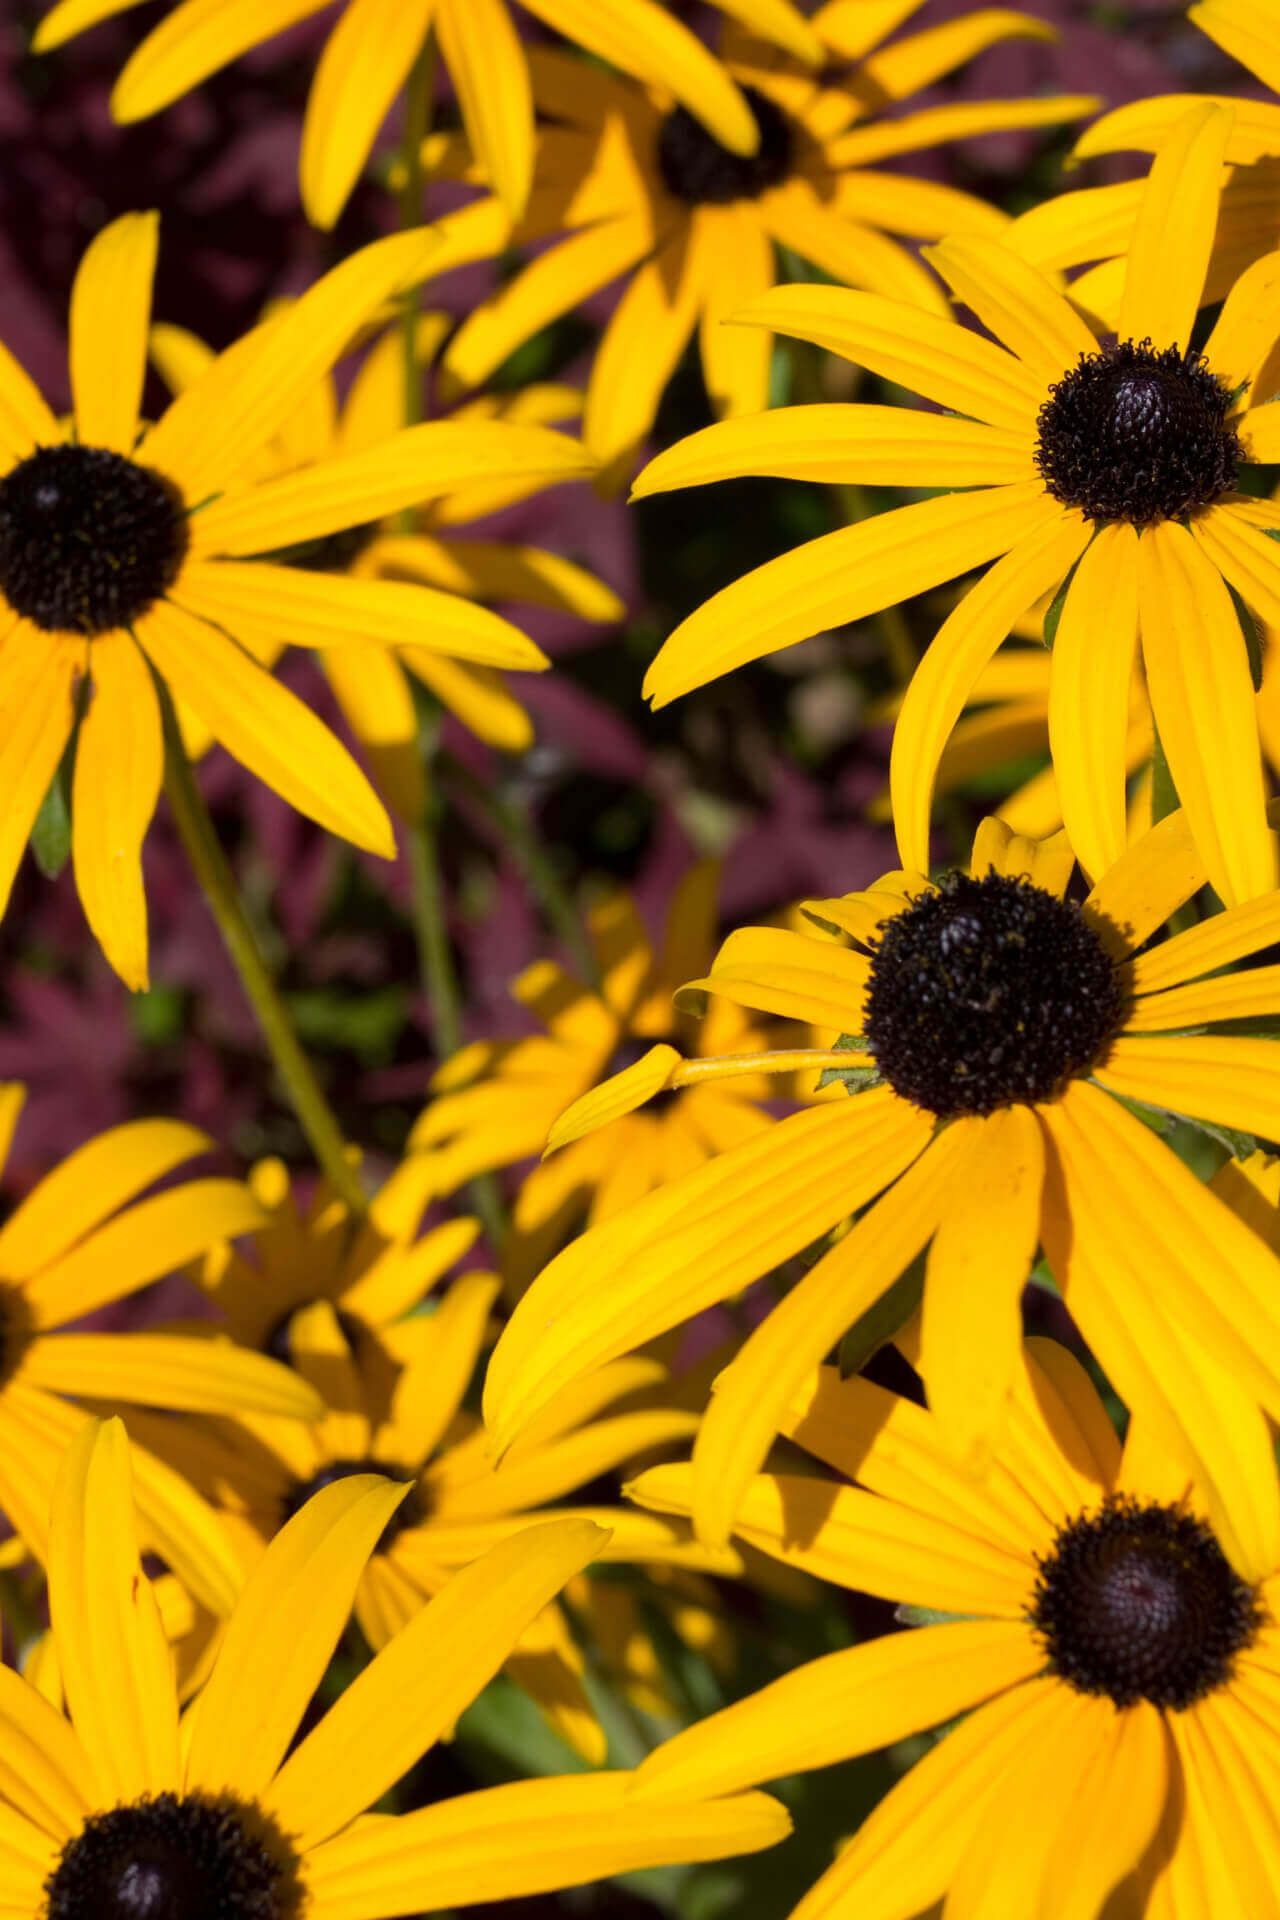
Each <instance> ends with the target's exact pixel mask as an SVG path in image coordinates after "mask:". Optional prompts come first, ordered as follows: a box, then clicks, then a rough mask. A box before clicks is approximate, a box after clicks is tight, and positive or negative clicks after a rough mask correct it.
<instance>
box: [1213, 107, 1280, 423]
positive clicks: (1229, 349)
mask: <svg viewBox="0 0 1280 1920" xmlns="http://www.w3.org/2000/svg"><path fill="white" fill-rule="evenodd" d="M1242 104H1243V103H1242ZM1278 305H1280V252H1273V253H1264V254H1263V256H1262V258H1261V259H1260V260H1255V261H1254V263H1253V265H1252V266H1251V267H1246V269H1245V271H1244V272H1243V273H1242V274H1241V275H1240V277H1239V279H1237V280H1236V281H1235V283H1234V284H1233V286H1232V288H1231V291H1230V293H1228V295H1227V297H1226V299H1225V300H1224V301H1223V303H1222V311H1221V313H1219V315H1218V318H1217V320H1216V321H1215V322H1214V326H1213V332H1212V333H1211V334H1210V335H1209V338H1208V339H1207V340H1206V341H1205V345H1204V357H1205V359H1206V360H1207V361H1208V363H1209V365H1210V367H1211V368H1212V369H1213V372H1214V373H1215V374H1216V375H1217V377H1218V379H1219V380H1221V382H1222V384H1223V386H1224V387H1225V388H1226V389H1227V392H1228V393H1234V392H1235V391H1236V389H1237V388H1238V387H1242V386H1248V385H1251V384H1252V382H1253V380H1254V379H1255V377H1256V375H1257V373H1258V369H1259V368H1260V366H1261V365H1262V362H1263V361H1264V360H1265V359H1266V356H1267V355H1268V353H1270V351H1271V349H1272V347H1273V346H1274V345H1275V341H1276V335H1277V334H1278V333H1280V313H1278V311H1277V308H1278ZM1247 424H1248V422H1247V419H1246V428H1247Z"/></svg>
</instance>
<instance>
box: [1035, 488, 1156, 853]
mask: <svg viewBox="0 0 1280 1920" xmlns="http://www.w3.org/2000/svg"><path fill="white" fill-rule="evenodd" d="M1138 544H1139V543H1138V536H1137V534H1136V533H1135V531H1134V529H1133V528H1132V527H1130V526H1127V525H1126V524H1125V523H1124V522H1122V521H1118V522H1116V523H1115V524H1114V525H1113V526H1109V527H1103V528H1101V529H1100V531H1099V532H1098V534H1097V535H1096V536H1095V538H1094V539H1093V540H1092V541H1091V542H1090V544H1089V546H1088V547H1087V548H1086V549H1085V551H1084V553H1083V554H1082V555H1081V556H1080V563H1079V565H1078V567H1077V568H1076V572H1075V577H1074V579H1073V580H1072V582H1071V585H1070V587H1069V588H1068V590H1067V597H1066V600H1065V602H1064V604H1063V608H1062V614H1061V618H1060V619H1059V621H1058V631H1057V635H1056V638H1055V639H1054V643H1053V676H1052V679H1051V680H1050V683H1049V744H1050V747H1051V749H1052V752H1053V765H1054V772H1055V773H1056V775H1057V780H1058V797H1059V799H1060V801H1061V803H1062V819H1063V823H1064V825H1065V826H1066V829H1067V836H1068V838H1069V839H1070V841H1071V845H1072V847H1073V848H1074V849H1075V853H1076V857H1077V859H1078V860H1079V862H1080V865H1081V866H1082V867H1083V869H1084V871H1085V873H1086V874H1088V875H1089V876H1090V877H1091V878H1095V879H1096V878H1097V877H1098V876H1099V875H1101V874H1104V873H1106V871H1107V869H1108V868H1109V867H1111V866H1113V865H1114V863H1115V862H1116V861H1117V860H1118V859H1119V858H1120V856H1121V854H1122V853H1123V852H1124V851H1125V848H1126V846H1127V845H1128V824H1127V819H1126V807H1125V775H1126V770H1127V748H1128V734H1129V687H1130V682H1131V680H1132V677H1133V661H1134V654H1135V652H1136V650H1137V645H1138Z"/></svg>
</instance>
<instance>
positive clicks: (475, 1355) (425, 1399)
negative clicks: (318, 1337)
mask: <svg viewBox="0 0 1280 1920" xmlns="http://www.w3.org/2000/svg"><path fill="white" fill-rule="evenodd" d="M499 1291H500V1283H499V1282H498V1281H497V1280H496V1279H495V1278H494V1277H493V1275H492V1274H487V1273H466V1274H463V1275H462V1277H461V1278H460V1279H458V1280H455V1281H454V1282H453V1283H452V1285H451V1286H450V1287H448V1288H447V1290H446V1291H445V1294H444V1297H443V1298H442V1299H441V1301H440V1304H439V1306H438V1307H437V1308H436V1310H435V1312H434V1313H433V1314H432V1315H431V1318H430V1322H429V1324H430V1329H431V1337H430V1340H429V1341H428V1342H427V1344H426V1346H425V1348H424V1351H423V1353H422V1355H421V1358H420V1360H418V1361H417V1362H416V1363H415V1364H412V1365H409V1366H406V1367H405V1368H404V1369H403V1371H402V1372H401V1374H400V1377H399V1379H398V1380H397V1382H396V1387H395V1392H394V1396H393V1399H392V1408H391V1419H390V1421H389V1423H388V1425H389V1427H390V1430H391V1433H392V1434H393V1436H394V1439H395V1444H396V1447H397V1448H398V1449H399V1450H400V1452H401V1455H402V1458H403V1459H404V1461H405V1463H406V1464H411V1465H414V1466H417V1465H421V1464H425V1463H426V1461H427V1459H428V1458H429V1456H430V1455H431V1453H432V1452H433V1451H434V1449H435V1448H436V1447H437V1446H438V1445H439V1443H440V1441H441V1440H442V1439H443V1437H444V1434H445V1432H446V1430H447V1428H448V1427H449V1424H450V1422H451V1421H452V1420H453V1418H454V1415H455V1414H456V1413H457V1411H458V1408H459V1407H460V1406H461V1404H462V1397H463V1395H464V1394H465V1393H466V1391H467V1388H468V1386H469V1385H470V1384H471V1376H472V1374H473V1373H474V1372H475V1368H476V1361H477V1360H478V1359H479V1357H480V1349H481V1347H482V1345H483V1344H484V1339H485V1334H486V1332H487V1331H488V1326H489V1314H490V1312H491V1310H492V1308H493V1304H494V1301H495V1300H496V1298H497V1296H498V1293H499Z"/></svg>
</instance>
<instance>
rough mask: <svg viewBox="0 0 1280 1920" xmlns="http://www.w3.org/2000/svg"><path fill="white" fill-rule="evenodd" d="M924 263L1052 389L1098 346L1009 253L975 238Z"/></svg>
mask: <svg viewBox="0 0 1280 1920" xmlns="http://www.w3.org/2000/svg"><path fill="white" fill-rule="evenodd" d="M926 257H927V258H928V259H929V260H931V261H932V262H933V264H934V265H935V266H936V267H937V269H938V271H939V273H941V274H942V276H943V278H944V279H945V280H946V281H947V283H948V285H949V286H950V287H951V289H952V291H953V292H954V294H955V296H956V298H957V299H958V300H961V301H963V303H964V304H965V306H967V307H972V309H973V311H974V312H975V313H976V314H977V316H978V318H979V320H981V322H982V324H983V326H984V327H986V328H987V329H988V331H989V332H991V333H993V334H994V335H995V337H996V339H997V340H999V341H1000V342H1001V344H1002V345H1003V346H1006V347H1008V349H1009V351H1010V352H1011V353H1016V354H1017V356H1018V358H1019V360H1021V361H1022V363H1023V365H1024V366H1026V367H1029V368H1031V369H1032V370H1033V371H1034V372H1035V373H1036V374H1037V375H1038V377H1039V378H1040V379H1042V380H1043V381H1044V383H1045V386H1046V387H1048V386H1049V384H1050V383H1051V382H1052V381H1054V380H1060V379H1061V378H1062V377H1063V375H1064V374H1065V373H1066V372H1068V371H1069V369H1070V368H1072V367H1073V366H1074V365H1075V364H1076V361H1077V360H1078V359H1079V358H1080V355H1081V354H1082V353H1093V352H1095V351H1096V348H1097V342H1096V341H1095V339H1094V337H1093V335H1092V334H1091V333H1090V331H1089V329H1088V327H1086V326H1085V324H1084V321H1083V320H1082V319H1081V318H1080V316H1079V314H1078V313H1077V312H1076V311H1075V309H1074V307H1072V306H1071V305H1070V304H1069V303H1068V302H1067V301H1066V300H1064V299H1063V297H1062V295H1061V294H1060V293H1058V292H1057V291H1056V289H1055V288H1054V287H1053V286H1052V285H1051V284H1050V282H1049V281H1048V280H1047V279H1046V278H1045V277H1044V275H1043V274H1041V273H1037V271H1036V269H1035V268H1034V267H1031V266H1028V265H1027V263H1026V261H1025V260H1021V259H1019V258H1018V256H1017V254H1016V253H1014V252H1013V251H1012V249H1011V248H1009V247H1005V246H1002V245H1000V243H999V242H998V241H994V240H987V239H984V238H980V237H979V236H977V235H974V236H970V237H965V238H954V239H946V240H944V241H942V242H941V244H940V245H939V246H936V247H930V248H929V249H928V251H927V255H926Z"/></svg>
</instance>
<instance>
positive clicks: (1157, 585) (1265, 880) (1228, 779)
mask: <svg viewBox="0 0 1280 1920" xmlns="http://www.w3.org/2000/svg"><path fill="white" fill-rule="evenodd" d="M1273 544H1274V543H1273ZM1138 600H1139V606H1140V608H1141V624H1142V656H1143V660H1144V663H1145V665H1146V670H1147V684H1148V687H1149V689H1150V693H1151V705H1152V710H1153V712H1154V714H1155V722H1156V726H1157V727H1158V729H1159V732H1160V739H1161V741H1162V743H1163V746H1164V750H1165V753H1166V755H1167V756H1168V761H1169V771H1170V772H1171V774H1172V775H1173V781H1174V785H1175V786H1176V787H1177V790H1178V797H1179V799H1180V800H1181V802H1182V807H1183V811H1184V812H1185V814H1186V816H1187V819H1188V822H1189V823H1190V826H1191V831H1192V833H1193V834H1194V835H1195V838H1196V843H1197V845H1198V846H1199V848H1200V850H1201V852H1202V853H1203V855H1204V859H1205V865H1206V867H1207V869H1208V873H1209V879H1210V881H1211V882H1212V883H1213V885H1214V887H1215V888H1216V889H1217V891H1218V893H1219V894H1220V896H1221V897H1222V899H1223V900H1225V901H1226V902H1227V904H1228V906H1230V905H1232V904H1233V903H1234V902H1236V901H1240V900H1251V899H1253V898H1254V897H1255V896H1256V895H1258V894H1263V893H1268V892H1270V891H1271V889H1272V888H1273V887H1274V886H1275V885H1276V880H1277V874H1278V871H1280V870H1278V868H1277V861H1276V843H1275V839H1274V836H1273V835H1272V833H1271V830H1270V828H1269V827H1268V825H1267V796H1266V786H1265V780H1264V776H1263V770H1262V753H1261V748H1260V746H1259V744H1258V725H1257V719H1256V715H1255V711H1254V691H1253V682H1252V680H1251V679H1250V677H1249V663H1248V658H1247V656H1246V652H1245V645H1244V637H1243V635H1242V634H1241V632H1240V623H1239V621H1238V619H1237V618H1236V611H1235V608H1234V607H1233V606H1232V604H1231V596H1230V595H1229V594H1228V592H1227V589H1226V587H1225V585H1224V584H1223V580H1222V576H1221V574H1220V573H1219V572H1218V569H1217V568H1216V567H1215V566H1214V565H1213V564H1212V561H1211V559H1210V558H1209V557H1207V556H1206V554H1205V552H1204V551H1203V549H1202V548H1201V547H1199V546H1197V544H1196V542H1195V541H1194V540H1193V539H1192V538H1191V536H1190V534H1189V533H1188V532H1187V531H1186V529H1185V528H1183V527H1179V526H1177V525H1175V524H1174V523H1172V522H1167V523H1165V524H1164V525H1161V526H1157V527H1149V528H1148V529H1147V531H1146V532H1145V533H1144V535H1143V537H1142V539H1141V540H1140V541H1139V542H1138Z"/></svg>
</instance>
